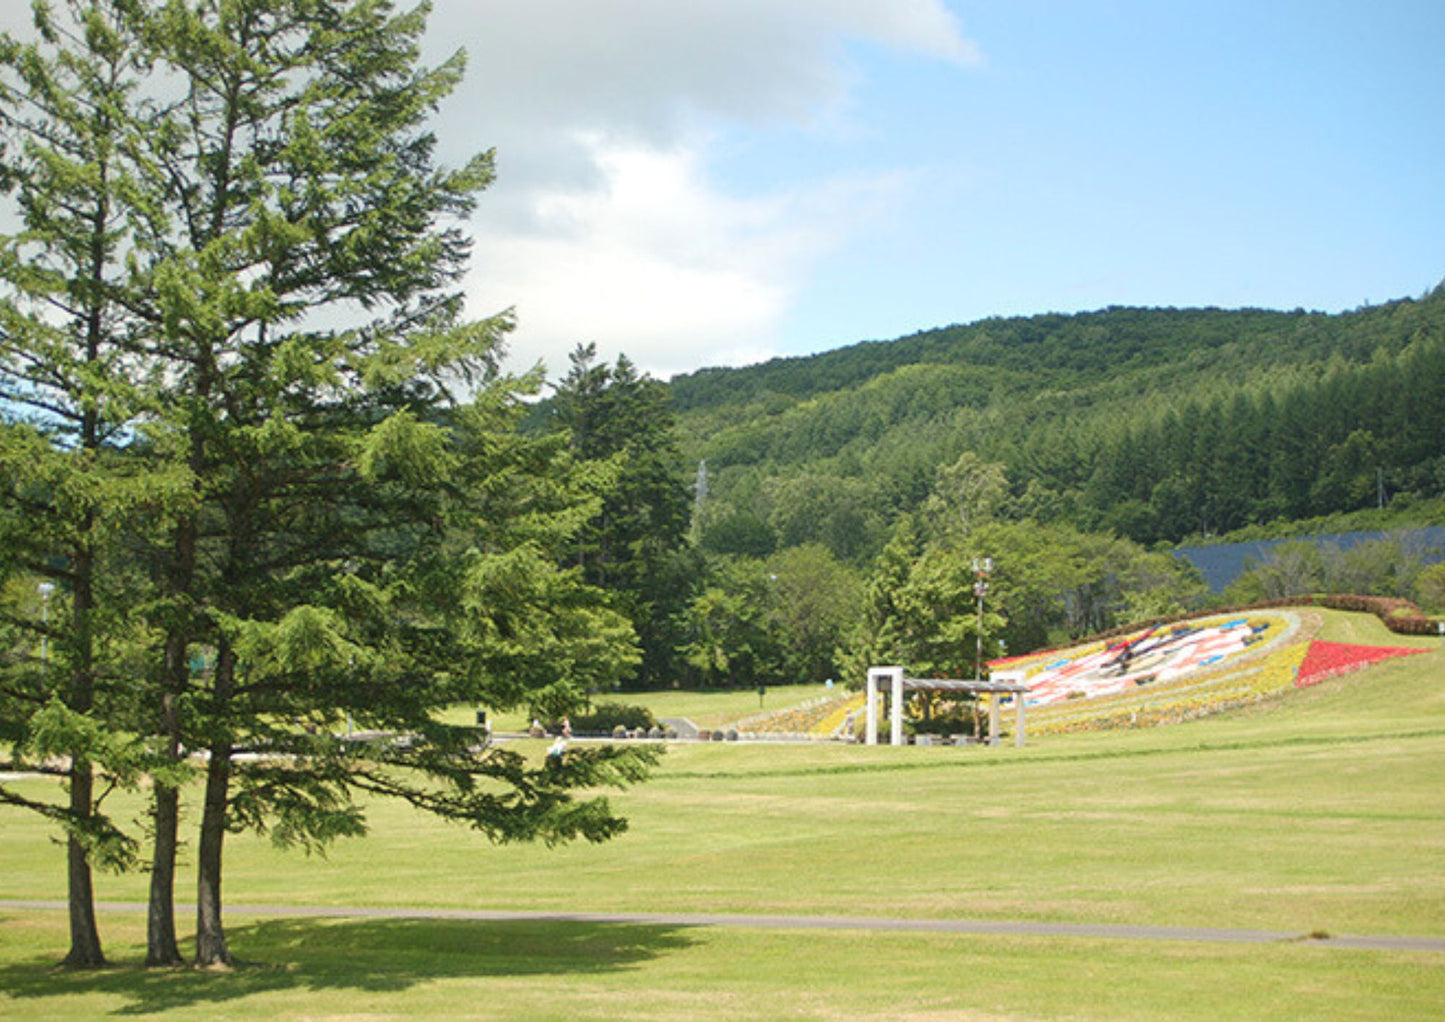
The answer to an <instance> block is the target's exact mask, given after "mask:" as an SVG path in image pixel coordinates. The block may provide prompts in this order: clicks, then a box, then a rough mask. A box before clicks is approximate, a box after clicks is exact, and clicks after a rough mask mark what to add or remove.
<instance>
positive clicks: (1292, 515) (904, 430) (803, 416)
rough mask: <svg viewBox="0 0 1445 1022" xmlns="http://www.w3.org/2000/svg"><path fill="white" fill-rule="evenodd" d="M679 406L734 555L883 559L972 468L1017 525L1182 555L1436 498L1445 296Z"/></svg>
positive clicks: (1166, 326) (1163, 327)
mask: <svg viewBox="0 0 1445 1022" xmlns="http://www.w3.org/2000/svg"><path fill="white" fill-rule="evenodd" d="M671 389H672V397H673V401H674V403H675V405H676V407H677V409H678V410H679V413H680V416H681V422H682V426H683V429H684V433H685V436H686V443H685V445H684V446H685V450H686V452H687V453H688V454H689V455H690V456H692V457H694V458H695V459H696V460H703V459H706V462H707V482H708V496H709V500H710V501H711V502H712V506H711V507H710V508H709V509H708V512H707V515H708V527H709V529H710V530H712V532H711V534H710V538H709V539H708V542H710V543H711V545H713V546H716V547H719V548H724V549H726V548H729V547H730V546H736V545H738V544H739V543H742V542H744V537H746V542H748V543H751V544H752V545H753V549H759V548H761V547H766V546H767V545H768V544H769V543H774V544H778V545H784V546H786V545H792V544H796V543H799V542H804V541H819V542H823V543H825V544H826V545H828V546H829V547H830V548H831V549H833V550H834V551H835V552H836V553H838V554H840V555H842V556H845V557H847V556H854V555H858V554H861V553H864V552H867V551H871V550H873V548H874V547H876V545H877V543H878V541H879V537H881V536H882V535H883V533H884V532H885V531H886V529H887V527H888V526H889V525H890V524H891V523H892V522H893V521H894V520H895V519H896V518H897V516H898V515H900V514H902V513H906V512H909V511H913V510H915V509H917V508H918V507H919V506H920V505H921V504H922V502H923V501H924V499H925V498H926V497H927V496H928V494H929V493H930V491H931V489H932V487H933V484H934V481H935V473H936V472H937V469H938V468H939V466H942V465H946V464H949V463H952V462H954V461H956V460H957V459H958V457H959V456H960V455H961V454H962V453H964V452H966V451H972V452H974V453H976V454H977V455H978V456H979V457H981V458H982V459H983V460H984V461H987V462H993V463H998V464H1001V465H1002V466H1003V471H1004V474H1005V476H1006V477H1007V481H1008V500H1009V504H1010V509H1011V513H1012V515H1013V516H1014V517H1017V518H1025V517H1027V518H1033V519H1036V520H1038V521H1041V522H1065V523H1068V524H1071V525H1073V526H1076V527H1078V528H1080V529H1085V530H1101V531H1109V532H1114V533H1116V534H1118V535H1121V536H1127V537H1129V538H1131V539H1134V540H1136V541H1138V542H1141V543H1146V544H1151V543H1156V542H1158V541H1170V542H1178V541H1180V540H1182V539H1184V538H1185V537H1188V536H1197V535H1209V534H1218V533H1224V532H1229V531H1231V530H1236V529H1239V528H1241V527H1243V526H1247V525H1252V524H1258V523H1268V522H1273V521H1277V520H1296V519H1301V518H1310V517H1316V516H1323V515H1329V514H1334V513H1338V512H1347V511H1354V510H1358V509H1362V508H1369V507H1376V506H1378V504H1379V503H1380V502H1381V496H1382V492H1383V499H1384V501H1385V502H1388V503H1391V504H1402V503H1404V502H1409V501H1418V500H1421V499H1426V498H1430V497H1434V496H1437V495H1438V494H1439V493H1440V491H1441V489H1442V486H1445V287H1437V288H1436V289H1435V290H1434V291H1433V292H1432V293H1430V294H1429V295H1427V296H1425V297H1424V298H1422V299H1420V300H1418V301H1417V300H1411V299H1403V300H1400V301H1394V302H1390V303H1387V304H1384V305H1377V306H1370V307H1366V308H1361V309H1358V310H1356V311H1353V312H1348V313H1344V314H1340V315H1326V314H1322V313H1317V312H1305V311H1303V310H1296V311H1294V312H1271V311H1264V310H1257V309H1244V310H1223V309H1134V308H1109V309H1105V310H1103V311H1100V312H1093V313H1086V314H1081V315H1072V316H1064V315H1046V316H1033V317H1028V318H1019V319H989V320H984V321H981V322H978V323H974V324H971V325H968V326H952V327H947V328H944V329H939V330H930V331H926V332H923V333H918V334H915V335H913V336H910V337H905V338H901V339H899V340H896V341H892V342H882V343H879V342H868V343H863V344H857V345H853V346H852V347H847V348H843V349H840V350H837V351H833V352H829V353H827V354H823V355H817V356H813V357H808V358H795V359H775V360H773V361H771V362H768V363H766V364H763V365H759V366H754V367H750V368H745V369H705V370H702V371H700V372H697V373H693V374H691V375H686V376H680V377H678V378H676V379H674V380H673V381H672V384H671ZM803 495H806V499H807V500H808V501H809V502H810V504H811V505H813V506H810V507H809V508H808V509H807V510H804V511H800V510H799V509H798V508H797V507H796V506H795V507H793V508H789V507H788V506H787V505H788V504H789V502H790V501H792V502H796V499H797V498H799V497H800V496H803ZM744 524H746V525H748V526H750V527H751V528H750V529H747V528H744Z"/></svg>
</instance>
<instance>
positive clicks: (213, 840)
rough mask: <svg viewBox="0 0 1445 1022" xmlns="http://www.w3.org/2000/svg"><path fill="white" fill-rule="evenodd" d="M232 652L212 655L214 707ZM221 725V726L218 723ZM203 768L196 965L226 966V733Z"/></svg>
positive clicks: (227, 678) (222, 697)
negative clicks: (223, 865)
mask: <svg viewBox="0 0 1445 1022" xmlns="http://www.w3.org/2000/svg"><path fill="white" fill-rule="evenodd" d="M234 671H235V655H234V654H233V653H232V652H231V650H230V649H229V648H227V647H226V646H225V645H224V644H223V645H222V647H221V649H220V651H219V654H218V655H217V657H216V678H215V695H216V708H217V709H218V710H220V711H221V712H224V708H225V706H226V705H227V704H228V703H229V701H230V696H231V687H232V679H233V676H234ZM220 726H223V725H220ZM210 753H211V760H210V764H209V765H208V766H207V768H206V802H205V809H204V811H203V812H202V815H201V841H200V846H199V848H198V849H197V853H196V859H197V868H196V964H197V965H230V964H231V952H230V950H229V949H228V948H227V947H226V933H225V930H224V929H223V927H222V925H221V850H222V848H223V846H224V844H225V840H226V800H227V794H228V789H229V786H230V783H231V739H230V736H229V734H227V735H225V736H224V737H218V738H216V739H214V740H213V741H212V742H211V746H210Z"/></svg>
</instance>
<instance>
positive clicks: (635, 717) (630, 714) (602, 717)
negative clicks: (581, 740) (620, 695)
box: [572, 703, 657, 734]
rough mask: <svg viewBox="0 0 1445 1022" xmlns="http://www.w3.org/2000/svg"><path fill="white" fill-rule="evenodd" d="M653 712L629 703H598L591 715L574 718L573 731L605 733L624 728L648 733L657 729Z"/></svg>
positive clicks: (585, 714) (586, 714)
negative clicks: (652, 729)
mask: <svg viewBox="0 0 1445 1022" xmlns="http://www.w3.org/2000/svg"><path fill="white" fill-rule="evenodd" d="M656 726H657V721H656V720H655V719H654V718H653V716H652V711H651V710H649V709H648V708H647V707H645V706H631V705H628V704H627V703H598V704H597V705H596V706H595V707H593V709H592V712H591V713H584V714H581V715H580V716H577V717H573V718H572V730H573V731H576V732H587V733H599V734H600V733H605V732H608V731H615V730H616V729H617V728H619V727H620V728H622V729H624V730H626V731H637V730H641V731H644V732H645V731H647V730H648V728H652V727H656Z"/></svg>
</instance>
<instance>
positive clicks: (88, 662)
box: [65, 416, 105, 969]
mask: <svg viewBox="0 0 1445 1022" xmlns="http://www.w3.org/2000/svg"><path fill="white" fill-rule="evenodd" d="M92 418H93V417H92V416H87V419H86V427H85V437H86V439H87V442H88V443H89V441H90V439H91V437H92V435H93V433H94V429H95V427H94V423H93V422H92V421H91V419H92ZM93 525H94V517H93V516H92V515H87V516H86V519H85V522H84V525H83V528H82V534H83V535H85V536H87V537H89V535H90V532H91V530H92V528H93ZM72 563H73V570H74V575H73V583H72V600H73V603H72V611H71V615H72V620H71V631H72V640H73V642H74V645H75V648H74V655H75V664H74V668H73V672H72V674H71V678H70V693H69V699H68V702H69V704H70V708H71V709H72V710H75V711H76V712H78V713H89V712H90V711H91V709H92V707H93V706H94V704H95V675H94V666H95V665H94V661H93V654H94V649H93V645H94V639H93V636H92V633H91V612H92V610H93V609H94V606H95V591H94V589H93V588H92V575H93V573H94V570H95V558H94V557H93V556H92V555H91V552H90V547H89V546H88V545H87V544H85V543H82V544H80V545H79V546H78V548H77V549H76V551H75V553H74V557H73V561H72ZM94 796H95V774H94V772H93V771H92V769H91V762H90V758H89V756H88V755H86V753H85V752H84V751H82V750H81V749H74V750H73V751H72V753H71V756H70V811H71V812H72V813H74V814H75V815H76V816H77V817H87V818H88V817H90V816H91V815H92V814H94V812H95V805H94ZM65 846H66V847H65V851H66V869H65V872H66V887H67V898H68V902H69V908H70V951H69V953H67V954H66V956H65V964H66V965H67V966H70V967H72V968H85V969H92V968H96V967H98V966H101V965H104V964H105V952H104V951H103V950H101V946H100V930H99V928H98V927H97V926H96V925H95V891H94V888H93V887H92V885H91V873H90V856H89V854H88V853H87V852H86V849H85V845H83V844H82V843H81V842H80V840H79V838H77V837H76V836H75V835H74V834H71V835H70V836H69V837H68V838H67V839H66V843H65Z"/></svg>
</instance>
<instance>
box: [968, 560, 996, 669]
mask: <svg viewBox="0 0 1445 1022" xmlns="http://www.w3.org/2000/svg"><path fill="white" fill-rule="evenodd" d="M992 574H993V558H992V557H984V558H982V559H980V558H978V557H975V558H974V559H973V595H974V596H977V597H978V634H977V636H976V638H977V640H978V645H977V647H976V649H975V651H974V658H973V679H974V681H982V680H983V598H984V597H985V596H987V595H988V578H989V576H990V575H992Z"/></svg>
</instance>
